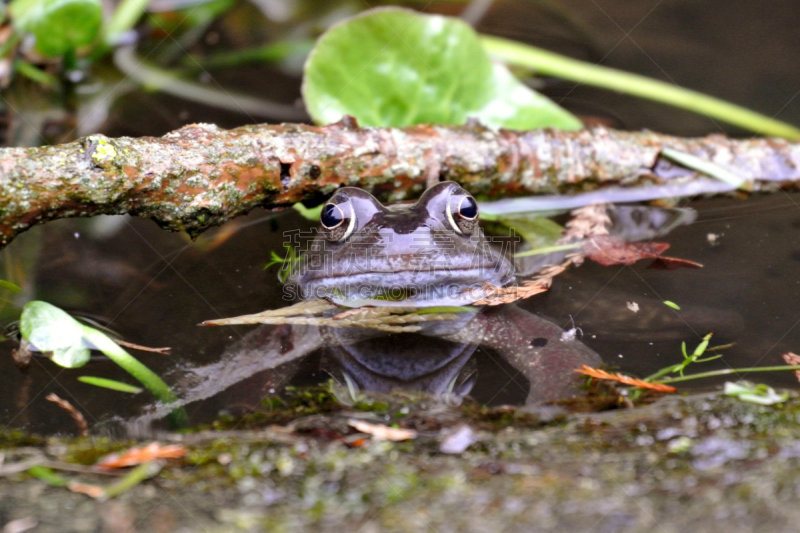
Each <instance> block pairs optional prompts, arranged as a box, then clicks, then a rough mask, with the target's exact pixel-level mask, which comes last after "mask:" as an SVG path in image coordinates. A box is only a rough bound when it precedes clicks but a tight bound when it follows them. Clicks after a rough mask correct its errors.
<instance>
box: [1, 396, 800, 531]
mask: <svg viewBox="0 0 800 533" xmlns="http://www.w3.org/2000/svg"><path fill="white" fill-rule="evenodd" d="M320 405H321V404H319V403H317V404H316V405H315V406H312V407H315V408H319V407H320ZM284 407H285V409H288V410H290V411H291V412H279V411H271V412H268V413H266V414H265V415H261V416H260V417H251V418H248V419H246V420H227V421H224V422H222V423H220V424H217V428H216V429H206V430H204V431H202V432H198V433H191V434H165V435H163V438H161V439H160V440H161V441H162V442H166V441H172V442H175V443H178V442H179V443H183V444H185V445H186V447H187V448H188V449H189V455H188V456H187V457H186V458H185V459H183V460H180V461H172V462H170V463H169V464H168V465H167V466H165V467H164V469H163V470H162V471H161V473H160V474H159V475H157V476H156V477H155V478H153V479H151V480H149V481H146V482H144V483H142V484H140V485H138V486H136V487H135V488H133V489H132V490H130V491H128V492H126V493H124V494H122V495H121V496H119V497H117V498H115V499H113V500H109V501H105V502H97V501H95V500H92V499H91V498H89V497H87V496H85V495H82V494H75V493H71V492H69V491H67V490H66V489H64V488H57V487H51V486H48V485H46V484H45V483H44V482H43V481H40V480H38V479H33V478H32V477H30V476H29V475H28V474H18V475H13V476H9V477H5V478H3V479H2V480H0V524H3V523H7V522H9V521H11V520H15V519H20V518H24V517H34V518H35V519H36V520H38V523H39V525H38V527H37V528H36V529H35V531H41V532H50V531H54V532H55V531H59V532H63V531H112V532H117V531H120V532H121V531H261V530H269V531H292V530H298V529H300V528H302V529H308V530H328V529H329V528H331V527H337V528H340V529H341V530H348V531H355V530H360V531H427V530H435V531H594V532H617V531H619V532H638V531H642V532H644V531H660V532H673V531H674V532H678V531H689V530H696V531H706V530H720V529H723V528H724V529H725V530H726V531H734V532H736V531H742V532H744V531H753V530H755V529H756V528H759V529H762V530H767V529H768V530H770V531H774V532H780V531H796V524H797V523H800V508H798V506H797V505H795V503H794V502H796V501H797V498H798V497H799V496H800V481H798V476H797V473H798V471H800V469H799V468H798V457H800V440H798V436H800V423H798V421H799V420H800V418H799V417H800V400H798V397H797V395H796V394H794V395H793V396H792V398H790V399H789V400H788V401H787V402H786V403H785V404H782V405H777V406H759V405H754V404H749V403H742V402H740V401H738V400H735V399H733V398H727V397H723V396H719V395H716V394H714V395H709V394H703V395H695V396H691V397H670V398H663V399H661V400H659V401H657V402H656V403H654V404H652V405H649V406H645V407H641V408H637V409H624V410H623V409H619V410H611V411H606V412H602V413H591V414H569V415H567V414H564V411H563V409H562V408H559V407H556V408H546V409H536V410H531V411H527V412H526V411H521V410H513V409H510V408H500V409H493V410H490V409H485V408H479V407H477V406H475V405H470V404H466V405H463V406H460V407H452V406H447V405H445V404H443V403H439V402H436V401H431V400H429V399H428V400H420V399H408V398H404V399H401V400H397V399H392V400H390V401H386V400H385V399H384V400H380V401H373V402H368V405H367V404H359V405H356V406H354V407H344V406H335V407H334V408H331V409H322V411H326V410H327V412H326V413H325V414H317V415H314V414H309V413H310V410H309V409H310V408H309V405H308V402H306V404H305V405H303V406H298V405H294V406H284ZM352 418H362V419H366V420H370V421H372V422H376V423H377V422H384V423H389V424H398V425H399V426H402V427H409V428H413V429H416V430H417V431H418V432H419V436H418V437H417V438H416V439H414V440H408V441H404V442H386V441H382V442H381V441H375V440H372V439H371V438H369V437H363V438H362V437H359V436H358V435H357V434H356V432H355V430H354V429H353V428H352V427H350V426H348V424H347V422H348V420H350V419H352ZM275 422H281V423H280V424H276V423H275ZM263 424H267V425H266V426H264V427H265V429H258V426H259V425H263ZM464 424H466V425H468V426H469V427H470V428H471V429H472V430H473V431H474V435H473V437H474V440H475V442H474V443H473V444H471V445H470V446H469V447H468V448H467V450H466V451H464V452H462V453H455V454H452V453H450V454H448V453H443V452H442V451H441V446H442V439H443V437H444V435H445V434H447V433H448V431H451V432H452V431H453V430H454V429H456V428H458V427H461V426H462V425H464ZM233 425H236V426H237V427H239V428H243V427H248V428H253V429H237V430H230V429H229V427H230V426H233ZM462 443H463V442H462ZM449 444H451V445H454V444H456V445H457V444H459V442H457V439H456V441H454V440H450V441H449ZM127 445H130V442H127V443H126V442H114V441H109V440H106V439H101V438H92V439H86V440H73V439H67V440H58V439H48V440H43V439H35V438H30V437H26V436H24V435H22V434H19V433H16V434H15V433H8V432H7V433H5V434H2V436H0V450H2V453H3V454H4V455H5V466H6V467H7V466H8V465H9V464H11V463H13V462H14V461H16V460H18V459H20V458H21V457H22V456H23V455H25V454H26V453H29V452H30V451H31V449H32V448H35V449H39V450H44V451H45V452H46V453H47V455H48V456H49V457H50V458H52V459H56V460H61V461H69V462H83V463H91V462H93V461H94V460H95V459H96V457H98V456H99V455H102V454H104V453H107V452H108V451H109V450H112V449H116V448H124V447H126V446H127ZM456 447H457V446H456ZM64 475H65V476H66V477H70V478H72V479H80V480H81V481H84V482H90V483H98V484H108V483H110V481H108V480H107V478H102V477H99V476H93V475H75V474H70V473H65V474H64Z"/></svg>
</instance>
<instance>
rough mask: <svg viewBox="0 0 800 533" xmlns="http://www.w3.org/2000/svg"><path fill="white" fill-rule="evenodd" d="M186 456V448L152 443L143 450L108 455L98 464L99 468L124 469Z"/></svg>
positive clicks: (137, 449) (130, 450)
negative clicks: (157, 460) (158, 460)
mask: <svg viewBox="0 0 800 533" xmlns="http://www.w3.org/2000/svg"><path fill="white" fill-rule="evenodd" d="M185 455H186V448H184V447H183V446H180V445H177V444H173V445H167V446H162V445H161V444H159V443H157V442H151V443H150V444H148V445H147V446H145V447H143V448H131V449H129V450H128V451H126V452H124V453H122V454H119V453H112V454H110V455H106V456H105V457H103V458H102V459H100V460H99V461H98V462H97V466H103V467H105V468H124V467H126V466H135V465H139V464H142V463H147V462H149V461H154V460H156V459H180V458H181V457H183V456H185Z"/></svg>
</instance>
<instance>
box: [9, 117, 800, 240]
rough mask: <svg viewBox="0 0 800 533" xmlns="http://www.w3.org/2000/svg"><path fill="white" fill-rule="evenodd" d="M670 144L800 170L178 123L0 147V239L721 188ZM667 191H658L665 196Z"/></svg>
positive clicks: (594, 134)
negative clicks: (346, 203) (398, 206)
mask: <svg viewBox="0 0 800 533" xmlns="http://www.w3.org/2000/svg"><path fill="white" fill-rule="evenodd" d="M664 148H670V149H672V150H673V151H675V150H678V151H682V152H686V153H690V154H693V155H695V156H697V157H700V158H703V159H707V160H709V161H712V162H713V163H715V164H716V165H718V166H719V167H723V168H726V169H728V170H730V171H731V172H734V173H735V174H736V175H737V176H739V177H740V178H742V180H744V181H745V183H746V186H747V187H748V188H750V189H753V190H756V189H760V188H769V187H772V188H774V187H777V186H778V185H780V184H782V183H785V182H794V181H796V180H797V179H798V178H800V144H795V143H791V142H788V141H784V140H781V139H748V140H732V139H728V138H725V137H722V136H719V135H715V136H709V137H704V138H697V139H684V138H678V137H670V136H666V135H659V134H656V133H652V132H622V131H615V130H608V129H602V128H597V129H591V130H583V131H576V132H561V131H553V130H534V131H527V132H514V131H505V130H500V131H493V130H490V129H488V128H484V127H482V126H479V125H474V124H473V125H467V126H458V127H456V126H426V125H423V126H414V127H409V128H404V129H393V128H360V127H358V126H357V124H355V121H354V120H353V119H351V118H347V119H344V120H342V121H341V122H338V123H336V124H331V125H329V126H323V127H316V126H308V125H299V124H282V125H253V126H243V127H240V128H237V129H233V130H222V129H220V128H218V127H216V126H213V125H208V124H194V125H189V126H185V127H183V128H181V129H179V130H176V131H174V132H172V133H169V134H167V135H165V136H163V137H159V138H153V137H143V138H135V139H134V138H118V139H110V138H108V137H105V136H103V135H92V136H89V137H86V138H83V139H81V140H79V141H76V142H73V143H69V144H63V145H58V146H45V147H39V148H3V149H0V246H5V245H6V244H8V243H9V242H10V241H11V240H12V239H13V238H14V236H16V235H17V234H19V233H20V232H22V231H24V230H26V229H27V228H29V227H31V226H32V225H34V224H38V223H42V222H46V221H48V220H54V219H57V218H64V217H77V216H93V215H99V214H124V213H128V214H132V215H137V216H141V217H145V218H152V219H153V220H155V221H156V222H157V223H158V224H159V225H161V226H162V227H164V228H166V229H170V230H173V231H180V230H184V231H187V232H189V233H190V234H191V235H197V234H199V233H201V232H202V231H204V230H205V229H208V228H209V227H211V226H214V225H218V224H222V223H223V222H225V221H226V220H229V219H231V218H233V217H236V216H238V215H242V214H245V213H247V212H248V211H250V210H251V209H253V208H254V207H257V206H262V207H265V208H280V207H285V206H289V205H292V204H294V203H295V202H299V201H309V202H312V203H314V202H319V201H320V200H321V198H323V197H324V196H325V195H328V194H330V193H332V192H333V191H334V190H335V189H336V188H337V187H340V186H342V185H352V186H359V187H363V188H364V189H367V190H368V191H370V192H372V193H373V194H376V195H377V196H378V197H379V198H381V199H383V200H402V199H405V198H412V197H415V196H417V195H419V193H420V192H421V191H422V190H423V189H424V188H425V187H426V185H427V184H430V183H432V182H435V181H438V180H440V179H441V180H444V179H447V180H454V181H457V182H459V183H461V184H462V185H463V186H464V187H465V188H466V189H467V190H469V191H471V192H472V193H473V194H475V195H476V196H478V197H479V198H482V199H499V198H508V197H513V196H526V195H542V194H567V193H572V192H579V191H589V190H593V189H596V188H603V187H608V186H619V187H625V188H627V187H633V188H636V189H638V188H641V187H642V186H647V185H650V186H652V185H657V186H664V185H665V184H668V185H669V186H673V185H675V184H682V183H688V184H691V183H696V182H698V180H699V181H701V182H703V183H704V184H705V185H704V187H705V188H703V187H700V188H697V187H695V188H690V189H687V190H689V191H694V192H712V191H718V190H730V189H731V188H732V186H731V185H729V184H727V183H723V182H720V181H717V180H714V179H712V178H708V177H704V176H700V175H699V173H698V172H697V171H695V170H692V169H688V168H686V167H683V166H681V165H680V164H679V163H675V162H673V161H670V160H668V159H666V158H662V157H661V152H662V149H664ZM667 195H668V194H667Z"/></svg>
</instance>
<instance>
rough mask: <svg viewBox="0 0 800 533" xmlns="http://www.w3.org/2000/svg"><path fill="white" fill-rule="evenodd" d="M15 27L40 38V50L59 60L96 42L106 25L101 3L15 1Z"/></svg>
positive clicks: (95, 0)
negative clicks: (60, 57) (101, 28)
mask: <svg viewBox="0 0 800 533" xmlns="http://www.w3.org/2000/svg"><path fill="white" fill-rule="evenodd" d="M9 9H10V11H11V15H12V16H13V18H14V25H15V26H16V27H17V28H18V29H19V30H21V31H23V32H27V33H31V34H33V36H34V37H36V50H37V51H38V52H39V53H40V54H42V55H45V56H50V57H57V56H62V55H64V54H66V53H67V52H70V51H72V50H75V49H76V48H79V47H81V46H85V45H88V44H91V43H92V42H94V40H95V39H96V38H97V35H98V33H99V32H100V26H101V25H102V23H103V6H102V4H101V2H100V0H14V1H12V2H11V4H10V6H9Z"/></svg>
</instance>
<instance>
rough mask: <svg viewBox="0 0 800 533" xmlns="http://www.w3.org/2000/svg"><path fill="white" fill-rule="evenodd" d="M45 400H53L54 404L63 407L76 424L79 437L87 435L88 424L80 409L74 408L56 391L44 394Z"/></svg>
mask: <svg viewBox="0 0 800 533" xmlns="http://www.w3.org/2000/svg"><path fill="white" fill-rule="evenodd" d="M45 399H46V400H47V401H50V402H53V403H54V404H56V405H58V406H59V407H61V408H62V409H64V410H65V411H66V412H67V413H69V416H71V417H72V419H73V420H74V421H75V423H76V424H78V433H79V434H80V436H81V437H88V436H89V425H88V424H87V423H86V419H85V418H84V417H83V415H82V414H81V412H80V411H78V410H77V409H75V407H73V405H72V404H71V403H69V402H68V401H67V400H65V399H63V398H60V397H59V396H58V395H57V394H56V393H54V392H51V393H50V394H48V395H47V396H45Z"/></svg>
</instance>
